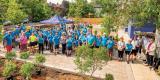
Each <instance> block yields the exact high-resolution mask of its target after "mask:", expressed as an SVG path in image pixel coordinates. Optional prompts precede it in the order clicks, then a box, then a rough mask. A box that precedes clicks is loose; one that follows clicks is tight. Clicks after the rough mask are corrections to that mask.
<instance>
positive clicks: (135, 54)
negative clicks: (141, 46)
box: [131, 37, 138, 63]
mask: <svg viewBox="0 0 160 80" xmlns="http://www.w3.org/2000/svg"><path fill="white" fill-rule="evenodd" d="M131 44H132V46H133V48H132V52H131V58H132V63H134V60H135V59H136V56H137V52H138V51H137V47H136V46H137V45H138V41H137V39H136V37H134V39H133V40H132V42H131Z"/></svg>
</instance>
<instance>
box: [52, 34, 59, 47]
mask: <svg viewBox="0 0 160 80" xmlns="http://www.w3.org/2000/svg"><path fill="white" fill-rule="evenodd" d="M59 42H60V37H59V36H58V35H55V36H54V37H53V43H54V45H59Z"/></svg>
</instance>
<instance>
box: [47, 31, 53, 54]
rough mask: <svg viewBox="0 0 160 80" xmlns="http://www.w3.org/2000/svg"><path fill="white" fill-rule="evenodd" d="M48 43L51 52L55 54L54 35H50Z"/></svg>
mask: <svg viewBox="0 0 160 80" xmlns="http://www.w3.org/2000/svg"><path fill="white" fill-rule="evenodd" d="M48 43H49V50H50V52H53V36H52V33H50V34H49V36H48Z"/></svg>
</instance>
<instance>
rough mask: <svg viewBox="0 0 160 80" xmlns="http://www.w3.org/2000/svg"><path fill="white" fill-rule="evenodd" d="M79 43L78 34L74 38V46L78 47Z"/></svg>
mask: <svg viewBox="0 0 160 80" xmlns="http://www.w3.org/2000/svg"><path fill="white" fill-rule="evenodd" d="M78 45H79V40H78V35H76V36H75V39H74V47H75V48H77V47H78Z"/></svg>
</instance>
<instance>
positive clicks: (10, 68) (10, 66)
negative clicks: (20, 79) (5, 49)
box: [2, 61, 16, 80]
mask: <svg viewBox="0 0 160 80" xmlns="http://www.w3.org/2000/svg"><path fill="white" fill-rule="evenodd" d="M15 71H16V64H15V63H13V62H12V61H9V62H7V63H5V65H4V69H3V73H2V75H3V76H4V77H6V80H14V78H13V73H14V72H15Z"/></svg>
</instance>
